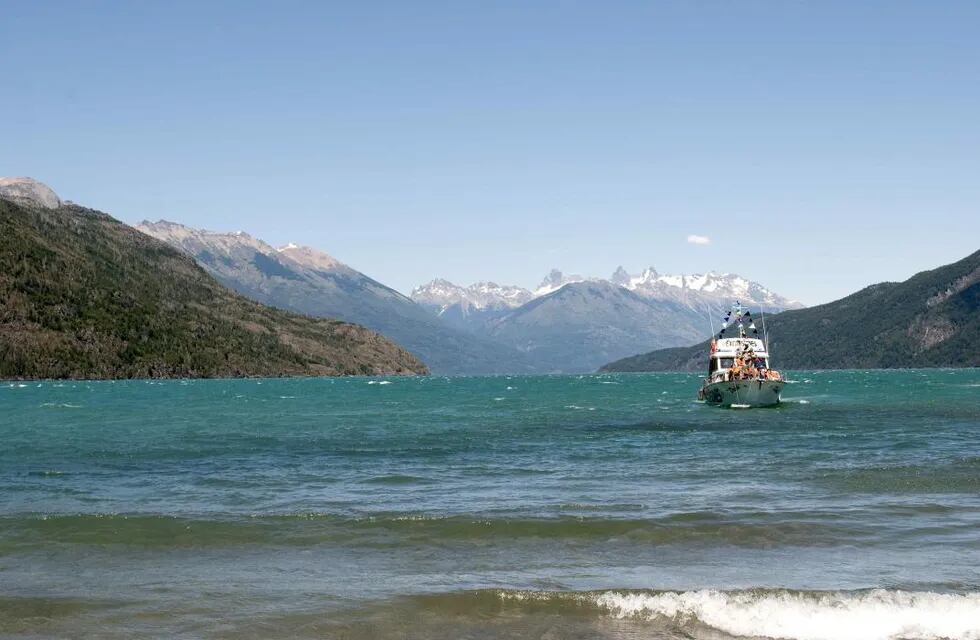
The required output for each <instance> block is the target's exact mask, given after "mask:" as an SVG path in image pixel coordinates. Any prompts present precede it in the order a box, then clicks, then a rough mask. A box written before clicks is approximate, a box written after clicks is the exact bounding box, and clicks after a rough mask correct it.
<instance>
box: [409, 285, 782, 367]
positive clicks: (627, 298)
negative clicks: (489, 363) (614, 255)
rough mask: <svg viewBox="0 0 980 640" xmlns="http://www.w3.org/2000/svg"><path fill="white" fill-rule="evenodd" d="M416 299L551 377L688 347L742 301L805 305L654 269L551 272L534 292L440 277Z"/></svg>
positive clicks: (769, 307)
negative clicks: (607, 273)
mask: <svg viewBox="0 0 980 640" xmlns="http://www.w3.org/2000/svg"><path fill="white" fill-rule="evenodd" d="M411 297H412V299H413V300H415V301H416V302H417V303H419V304H420V305H422V306H424V307H425V308H426V309H428V310H430V311H431V312H433V313H434V314H436V315H437V316H438V317H439V318H441V319H442V320H443V321H445V322H447V323H449V324H452V325H453V326H454V327H456V328H458V329H462V330H465V331H469V332H470V333H472V334H473V335H475V336H479V337H483V338H487V339H490V340H493V341H495V342H498V343H502V344H505V345H507V346H508V347H512V348H515V349H518V350H520V351H521V352H523V353H524V354H525V355H526V356H527V357H528V358H530V359H531V361H532V362H533V363H534V364H535V365H536V366H537V367H538V368H540V369H543V370H545V371H592V370H594V369H595V368H596V367H598V366H600V365H601V364H603V363H605V362H609V361H610V360H612V359H615V358H617V357H621V356H626V355H629V354H632V353H636V351H637V350H641V351H642V350H643V349H645V348H646V349H649V348H652V347H653V345H659V346H662V347H670V346H677V345H682V344H687V343H689V342H690V341H692V340H696V339H697V338H699V337H701V336H704V335H705V334H707V333H708V332H709V331H710V328H709V327H710V324H709V321H708V318H709V314H717V315H720V311H721V309H723V308H724V307H727V306H729V305H731V303H732V302H734V301H736V300H740V301H742V302H744V303H746V304H751V305H753V306H754V307H755V308H760V307H761V308H764V309H765V310H766V311H767V312H770V313H771V312H774V311H781V310H783V309H787V308H794V307H799V306H801V305H800V304H799V303H798V302H795V301H792V300H789V299H787V298H785V297H783V296H780V295H778V294H776V293H774V292H772V291H770V290H769V289H767V288H765V287H763V286H762V285H760V284H758V283H756V282H751V281H749V280H748V279H746V278H743V277H741V276H739V275H735V274H728V273H725V274H718V273H706V274H698V275H691V276H687V275H680V276H672V275H661V274H659V273H657V271H656V270H655V269H653V268H649V269H646V270H645V271H643V272H642V273H640V274H637V275H631V274H629V273H628V272H627V271H626V270H625V269H623V268H622V267H620V268H618V269H617V270H616V272H615V273H613V275H612V277H610V278H609V279H608V280H607V279H601V278H586V277H583V276H579V275H568V274H565V273H563V272H561V271H559V270H558V269H553V270H552V271H551V272H550V273H549V274H548V275H547V276H545V278H544V280H542V282H541V284H540V285H538V287H537V288H535V289H534V290H533V291H532V290H529V289H523V288H521V287H516V286H508V285H498V284H495V283H492V282H480V283H477V284H474V285H470V286H468V287H461V286H459V285H456V284H453V283H452V282H449V281H447V280H443V279H437V280H433V281H432V282H429V283H428V284H425V285H422V286H420V287H418V288H416V289H415V290H413V291H412V294H411ZM644 345H646V346H645V347H644ZM614 354H619V355H614Z"/></svg>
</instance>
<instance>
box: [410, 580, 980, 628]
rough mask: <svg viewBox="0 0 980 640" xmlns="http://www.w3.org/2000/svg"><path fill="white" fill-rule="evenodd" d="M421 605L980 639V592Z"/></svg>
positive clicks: (510, 595)
mask: <svg viewBox="0 0 980 640" xmlns="http://www.w3.org/2000/svg"><path fill="white" fill-rule="evenodd" d="M494 601H496V604H495V602H494ZM416 606H421V608H423V609H429V610H432V609H435V610H441V609H451V610H454V611H468V612H469V613H473V614H474V615H477V616H480V615H483V616H486V615H487V614H491V613H492V614H497V615H499V614H501V613H505V614H507V615H510V616H519V615H522V614H523V615H541V614H544V615H556V616H563V617H564V616H583V615H590V616H591V617H595V618H609V619H616V620H622V621H628V622H632V623H635V624H636V625H639V626H641V627H648V628H649V629H648V630H649V631H653V630H654V629H656V630H659V631H661V632H663V635H661V634H659V633H651V634H647V635H652V636H653V637H664V636H666V637H677V636H680V637H705V636H707V637H714V638H717V637H718V635H717V632H721V633H722V634H726V635H725V636H723V637H753V638H756V637H766V638H786V639H792V640H897V639H903V640H937V639H940V638H945V639H950V640H977V639H980V592H966V593H937V592H931V591H902V590H894V589H871V590H865V591H793V590H787V589H750V590H737V591H720V590H699V591H635V590H625V591H594V592H559V591H518V590H484V591H474V592H467V593H456V594H446V595H432V596H422V597H420V598H418V599H417V602H416ZM634 631H636V637H639V636H643V637H646V636H645V635H644V634H642V632H641V631H640V630H639V629H634ZM712 631H713V632H715V633H711V632H712ZM675 634H676V635H675ZM627 635H628V637H635V636H634V635H633V634H632V633H630V634H627Z"/></svg>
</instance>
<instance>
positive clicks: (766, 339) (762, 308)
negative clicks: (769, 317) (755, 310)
mask: <svg viewBox="0 0 980 640" xmlns="http://www.w3.org/2000/svg"><path fill="white" fill-rule="evenodd" d="M759 311H760V312H761V313H762V341H763V342H765V343H766V353H769V332H768V331H766V308H765V306H763V305H761V304H760V305H759Z"/></svg>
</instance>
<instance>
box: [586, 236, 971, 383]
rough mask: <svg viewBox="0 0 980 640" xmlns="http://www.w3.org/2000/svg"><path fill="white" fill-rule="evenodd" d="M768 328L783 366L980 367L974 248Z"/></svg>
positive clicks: (695, 361) (676, 353)
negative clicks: (970, 252) (943, 261)
mask: <svg viewBox="0 0 980 640" xmlns="http://www.w3.org/2000/svg"><path fill="white" fill-rule="evenodd" d="M767 329H768V335H769V340H770V348H771V350H772V357H773V363H774V365H775V366H777V367H780V368H785V369H838V368H860V369H874V368H910V367H942V366H955V367H962V366H967V367H976V366H980V251H977V252H974V253H972V254H970V255H969V256H966V257H965V258H963V259H961V260H958V261H956V262H953V263H950V264H948V265H943V266H940V267H937V268H935V269H930V270H927V271H922V272H920V273H917V274H915V275H913V276H912V277H911V278H909V279H907V280H905V281H902V282H881V283H877V284H872V285H869V286H867V287H865V288H863V289H861V290H859V291H856V292H854V293H852V294H850V295H849V296H845V297H844V298H841V299H839V300H835V301H832V302H829V303H826V304H823V305H819V306H815V307H810V308H807V309H797V310H790V311H784V312H782V313H779V314H776V315H772V316H769V317H768V318H767ZM815 337H816V338H815ZM707 345H708V343H707V341H705V342H701V343H698V344H695V345H692V346H688V347H679V348H672V349H662V350H655V351H651V352H648V353H641V354H638V355H634V356H630V357H627V358H622V359H620V360H617V361H613V362H609V363H607V364H606V365H604V366H603V367H601V369H600V370H601V371H610V372H612V371H665V370H685V371H695V370H700V369H701V368H702V366H703V365H704V361H705V354H706V353H707V351H706V349H707Z"/></svg>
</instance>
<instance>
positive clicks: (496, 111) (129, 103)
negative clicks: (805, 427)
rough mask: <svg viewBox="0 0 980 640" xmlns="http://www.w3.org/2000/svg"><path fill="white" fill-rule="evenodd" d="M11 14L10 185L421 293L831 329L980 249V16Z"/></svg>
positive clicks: (573, 9) (479, 6) (491, 7)
mask: <svg viewBox="0 0 980 640" xmlns="http://www.w3.org/2000/svg"><path fill="white" fill-rule="evenodd" d="M0 13H2V15H3V16H4V18H3V20H2V21H0V60H3V69H4V71H3V76H2V80H0V87H2V90H0V122H2V123H3V135H2V137H0V175H30V176H33V177H35V178H38V179H40V180H42V181H44V182H46V183H48V184H50V185H51V186H52V187H53V188H54V189H55V190H56V191H58V192H59V194H60V195H62V197H65V198H68V199H72V200H75V201H76V202H80V203H82V204H86V205H89V206H93V207H96V208H99V209H102V210H105V211H108V212H110V213H112V214H113V215H115V216H116V217H118V218H120V219H122V220H124V221H127V222H137V221H139V220H141V219H143V218H149V219H153V220H156V219H158V218H166V219H170V220H175V221H179V222H183V223H186V224H190V225H193V226H200V227H206V228H211V229H218V230H229V231H230V230H237V229H244V230H246V231H249V232H250V233H252V234H253V235H256V236H259V237H261V238H264V239H266V240H268V241H270V242H272V243H273V244H283V243H286V242H289V241H295V242H300V243H303V244H308V245H311V246H315V247H317V248H320V249H323V250H325V251H327V252H329V253H331V254H333V255H335V256H336V257H338V258H340V259H342V260H344V261H345V262H348V263H349V264H351V265H352V266H354V267H356V268H358V269H360V270H362V271H365V272H366V273H368V274H369V275H372V276H373V277H375V278H377V279H379V280H381V281H382V282H385V283H386V284H389V285H391V286H394V287H396V288H398V289H400V290H402V291H407V290H409V289H411V287H412V286H414V285H416V284H419V283H421V282H423V281H426V280H428V279H431V278H433V277H436V276H441V277H446V278H449V279H451V280H454V281H459V282H460V283H463V284H468V283H469V282H472V281H475V280H484V279H493V280H496V281H498V282H504V283H515V284H521V285H525V286H529V285H535V284H537V282H538V281H539V280H540V278H541V277H542V276H543V275H544V274H545V272H547V270H548V269H550V268H551V267H559V268H561V269H563V270H566V271H570V272H578V273H584V274H588V275H608V274H610V273H611V272H612V271H613V269H615V268H616V266H618V265H620V264H622V265H624V266H625V267H626V268H627V270H629V271H632V272H635V271H639V270H641V269H642V268H644V267H646V266H650V265H652V266H655V267H656V268H657V269H658V270H660V271H661V272H695V271H704V270H708V269H712V270H717V271H733V272H738V273H741V274H743V275H746V276H748V277H750V278H752V279H754V280H758V281H760V282H762V283H763V284H766V285H768V286H770V287H771V288H773V289H775V290H777V291H779V292H781V293H784V294H786V295H789V296H791V297H796V298H798V299H800V300H802V301H804V302H806V303H808V304H814V303H819V302H824V301H829V300H832V299H835V298H837V297H840V296H842V295H845V294H847V293H850V292H851V291H854V290H856V289H858V288H860V287H863V286H865V285H866V284H869V283H871V282H875V281H881V280H899V279H904V278H906V277H908V276H909V275H911V274H912V273H915V272H916V271H919V270H922V269H926V268H931V267H934V266H938V265H940V264H944V263H948V262H951V261H953V260H955V259H958V258H961V257H963V256H965V255H967V254H969V253H971V252H973V251H975V250H977V249H978V248H980V241H978V238H980V234H978V233H977V230H978V227H980V224H978V223H980V213H978V211H980V179H978V177H980V63H978V62H980V26H978V25H980V3H976V2H962V3H961V2H925V1H923V2H915V3H910V2H900V1H898V2H897V1H887V2H884V1H882V2H871V1H867V2H862V1H860V0H850V1H847V2H833V1H821V2H802V1H793V0H773V1H772V2H751V1H747V2H738V1H736V2H732V1H728V0H726V1H717V2H712V1H682V2H681V1H679V2H615V1H610V2H531V3H529V2H466V1H463V2H438V3H437V2H421V1H419V2H349V3H328V2H316V3H313V2H311V3H290V2H276V3H272V2H266V3H246V2H234V3H219V2H208V3H190V2H188V3H182V2H167V3H163V2H157V3H129V2H126V3H123V2H118V3H114V2H43V3H41V2H39V3H27V2H19V3H13V2H4V3H3V6H2V11H0ZM691 234H697V235H702V236H706V237H708V238H710V239H711V242H710V244H707V245H704V244H700V245H696V244H690V243H688V242H687V237H688V236H689V235H691Z"/></svg>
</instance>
